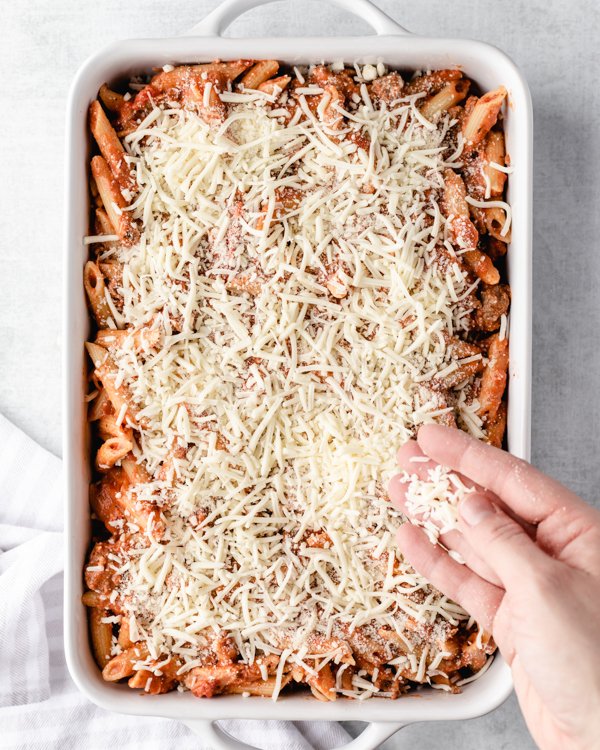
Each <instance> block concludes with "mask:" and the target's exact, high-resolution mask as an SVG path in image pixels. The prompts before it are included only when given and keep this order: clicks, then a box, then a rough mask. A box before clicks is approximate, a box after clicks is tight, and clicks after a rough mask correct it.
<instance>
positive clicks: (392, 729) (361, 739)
mask: <svg viewBox="0 0 600 750" xmlns="http://www.w3.org/2000/svg"><path fill="white" fill-rule="evenodd" d="M184 724H185V725H186V726H188V727H189V728H190V729H191V730H192V732H194V733H195V734H197V735H198V736H199V737H202V740H203V741H204V742H205V743H206V744H207V745H208V746H209V747H210V748H211V750H258V748H255V747H254V745H247V744H246V743H245V742H241V741H240V740H236V739H235V737H232V736H231V735H230V734H228V733H227V732H225V731H224V730H223V729H221V727H220V726H219V725H218V724H217V722H216V721H204V720H202V719H188V720H186V721H185V722H184ZM405 726H407V724H406V723H403V724H399V723H395V722H389V723H388V722H385V723H384V722H373V723H371V724H369V726H368V727H367V728H366V729H365V730H364V731H363V732H361V734H359V735H358V737H356V738H355V739H353V740H351V741H350V742H348V743H347V744H346V745H342V746H341V747H338V748H336V749H335V750H376V749H377V748H378V747H379V746H380V745H381V743H382V742H385V741H386V740H387V739H388V737H391V736H392V735H393V734H395V733H396V732H397V731H398V730H399V729H402V727H405Z"/></svg>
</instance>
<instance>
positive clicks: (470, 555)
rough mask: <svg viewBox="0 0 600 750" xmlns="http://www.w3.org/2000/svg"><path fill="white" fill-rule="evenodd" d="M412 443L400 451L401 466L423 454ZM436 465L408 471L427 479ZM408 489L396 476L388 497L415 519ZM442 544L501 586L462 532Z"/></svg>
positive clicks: (417, 466)
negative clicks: (407, 500) (408, 496)
mask: <svg viewBox="0 0 600 750" xmlns="http://www.w3.org/2000/svg"><path fill="white" fill-rule="evenodd" d="M411 443H412V446H414V447H411V449H410V450H406V446H409V445H411ZM411 443H406V444H405V445H404V446H403V447H402V448H401V449H400V451H399V457H398V463H400V465H401V466H406V465H407V463H406V462H407V458H408V459H410V457H411V456H412V455H417V453H415V451H418V453H419V454H421V451H420V449H419V447H418V446H417V444H416V443H415V442H414V441H411ZM400 453H402V455H400ZM421 455H422V454H421ZM435 465H436V464H434V463H433V462H432V461H429V462H428V463H427V464H423V463H414V464H412V465H411V467H410V468H409V469H408V471H409V472H411V473H415V474H417V475H418V476H419V477H422V478H426V472H427V467H433V466H435ZM413 466H414V467H415V470H414V471H413V468H412V467H413ZM422 467H425V469H423V468H422ZM407 487H408V484H407V483H406V482H403V481H402V475H401V474H397V475H396V476H394V477H392V479H391V480H390V483H389V486H388V495H389V497H390V500H391V501H392V503H393V504H394V505H395V506H396V507H397V508H398V509H399V510H401V511H402V512H403V513H404V514H405V515H406V516H408V517H409V518H413V514H412V513H411V512H410V510H409V509H408V508H407V507H406V490H407ZM416 520H419V518H418V517H417V519H416ZM434 522H435V521H434ZM440 542H441V543H442V544H443V545H444V547H446V548H447V549H450V550H454V552H458V554H459V555H460V556H461V557H462V558H463V560H464V561H465V564H466V565H468V566H469V568H471V570H473V571H475V573H477V574H478V575H480V576H481V577H482V578H485V579H486V580H488V581H490V582H491V583H494V584H496V585H500V579H499V578H498V576H497V575H496V574H495V573H494V571H493V570H492V569H491V568H490V566H489V565H488V564H487V563H486V562H485V560H482V559H481V558H480V557H479V556H478V555H477V554H475V552H474V551H473V548H472V547H471V545H470V544H469V543H468V542H467V541H466V539H465V538H464V536H463V535H462V533H461V532H460V531H458V530H455V531H449V532H447V533H445V534H440Z"/></svg>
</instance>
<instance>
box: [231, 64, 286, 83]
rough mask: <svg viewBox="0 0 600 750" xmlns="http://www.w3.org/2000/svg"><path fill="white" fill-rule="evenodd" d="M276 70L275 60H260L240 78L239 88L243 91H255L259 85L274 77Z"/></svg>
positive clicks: (277, 66) (277, 68) (277, 67)
mask: <svg viewBox="0 0 600 750" xmlns="http://www.w3.org/2000/svg"><path fill="white" fill-rule="evenodd" d="M278 70H279V63H278V62H277V60H261V61H260V62H257V63H256V64H255V65H253V66H252V67H251V68H250V69H249V70H247V71H246V72H245V73H244V75H243V76H242V77H241V78H240V86H241V87H242V88H244V89H257V88H259V87H260V85H261V83H265V81H268V80H269V78H273V77H274V76H276V75H277V71H278Z"/></svg>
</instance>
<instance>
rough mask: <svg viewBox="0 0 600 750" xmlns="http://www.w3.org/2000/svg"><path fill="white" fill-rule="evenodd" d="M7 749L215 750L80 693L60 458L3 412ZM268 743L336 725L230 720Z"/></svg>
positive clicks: (2, 714)
mask: <svg viewBox="0 0 600 750" xmlns="http://www.w3.org/2000/svg"><path fill="white" fill-rule="evenodd" d="M0 451H1V452H0V748H10V749H11V750H15V748H26V749H27V750H30V749H33V748H44V749H49V750H50V749H54V748H56V749H57V750H58V749H60V750H69V748H86V750H96V749H97V750H106V748H110V747H115V748H119V750H123V749H124V748H140V747H144V748H145V750H152V748H157V750H158V748H161V750H168V748H177V750H187V748H189V749H190V750H192V748H193V749H194V750H209V746H208V745H206V744H205V743H203V741H202V739H201V738H200V737H198V736H196V735H194V734H193V733H192V732H191V731H190V730H189V729H188V728H187V727H186V726H184V725H183V724H181V723H179V722H175V721H169V720H166V719H149V718H142V717H132V716H124V715H121V714H113V713H110V712H108V711H104V710H103V709H101V708H98V707H97V706H95V705H94V704H92V703H90V702H89V701H88V700H87V699H86V698H84V697H83V695H81V693H80V692H79V691H78V689H77V688H76V687H75V685H74V683H73V681H72V680H71V678H70V677H69V674H68V671H67V667H66V664H65V658H64V651H63V642H62V633H63V628H62V575H61V570H62V565H63V534H62V531H61V529H62V517H63V498H62V482H61V462H60V460H59V459H58V458H56V457H55V456H52V455H51V454H49V453H48V452H47V451H45V450H43V449H42V448H41V447H40V446H39V445H37V444H36V443H34V442H33V441H32V440H31V439H30V438H28V437H27V436H26V435H24V434H23V433H22V432H21V431H20V430H19V429H17V428H16V427H15V426H14V425H12V424H11V423H10V422H9V421H8V420H6V419H5V418H4V417H2V416H1V415H0ZM222 726H223V728H224V729H225V730H226V731H227V732H229V733H231V734H232V735H234V736H236V737H238V738H239V739H241V740H243V741H244V742H247V743H249V744H250V745H255V746H256V747H259V748H263V749H264V750H271V749H272V750H310V749H311V748H315V750H325V749H326V748H332V747H338V746H339V745H342V744H345V743H346V742H348V741H349V740H350V739H351V737H350V735H349V734H348V733H347V732H346V731H345V730H344V728H343V727H342V726H340V725H339V724H337V723H335V722H313V723H308V722H293V723H292V722H282V721H270V722H260V721H225V722H222Z"/></svg>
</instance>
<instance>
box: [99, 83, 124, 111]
mask: <svg viewBox="0 0 600 750" xmlns="http://www.w3.org/2000/svg"><path fill="white" fill-rule="evenodd" d="M98 96H99V98H100V101H101V102H102V104H104V106H105V107H106V109H107V110H108V111H109V112H113V113H114V114H120V113H121V111H122V109H123V107H124V105H125V99H124V98H123V96H122V94H118V93H117V92H116V91H112V90H111V89H109V88H108V86H107V85H106V84H105V83H103V84H102V86H100V90H99V91H98Z"/></svg>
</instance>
